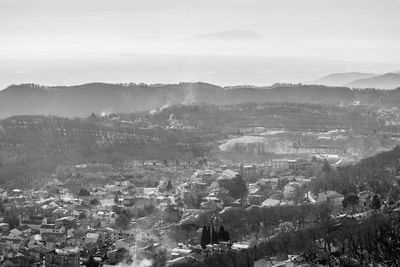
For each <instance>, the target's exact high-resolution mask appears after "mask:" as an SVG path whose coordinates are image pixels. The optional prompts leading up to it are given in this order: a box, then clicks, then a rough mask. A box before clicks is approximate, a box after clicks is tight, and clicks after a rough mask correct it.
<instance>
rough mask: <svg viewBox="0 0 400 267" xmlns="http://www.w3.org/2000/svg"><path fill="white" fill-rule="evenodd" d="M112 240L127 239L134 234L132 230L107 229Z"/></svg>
mask: <svg viewBox="0 0 400 267" xmlns="http://www.w3.org/2000/svg"><path fill="white" fill-rule="evenodd" d="M107 229H108V232H109V234H110V238H111V239H112V240H114V241H115V240H119V239H123V238H128V237H135V235H136V233H135V231H134V230H115V229H112V228H107Z"/></svg>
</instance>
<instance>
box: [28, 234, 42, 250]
mask: <svg viewBox="0 0 400 267" xmlns="http://www.w3.org/2000/svg"><path fill="white" fill-rule="evenodd" d="M27 247H28V248H29V249H38V250H42V249H44V248H45V245H44V242H43V240H42V237H41V236H40V235H34V236H33V237H32V238H31V239H29V241H28V244H27Z"/></svg>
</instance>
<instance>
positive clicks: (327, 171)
mask: <svg viewBox="0 0 400 267" xmlns="http://www.w3.org/2000/svg"><path fill="white" fill-rule="evenodd" d="M330 171H331V166H330V165H329V163H328V160H327V159H325V161H324V166H322V172H323V173H329V172H330Z"/></svg>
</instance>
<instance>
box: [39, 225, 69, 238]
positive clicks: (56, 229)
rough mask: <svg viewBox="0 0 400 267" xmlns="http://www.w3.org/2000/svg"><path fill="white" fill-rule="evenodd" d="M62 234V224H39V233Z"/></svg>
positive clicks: (63, 230) (63, 229)
mask: <svg viewBox="0 0 400 267" xmlns="http://www.w3.org/2000/svg"><path fill="white" fill-rule="evenodd" d="M46 233H48V234H50V233H51V234H54V233H56V234H63V233H65V227H64V226H63V225H58V224H42V226H40V234H41V235H42V234H46Z"/></svg>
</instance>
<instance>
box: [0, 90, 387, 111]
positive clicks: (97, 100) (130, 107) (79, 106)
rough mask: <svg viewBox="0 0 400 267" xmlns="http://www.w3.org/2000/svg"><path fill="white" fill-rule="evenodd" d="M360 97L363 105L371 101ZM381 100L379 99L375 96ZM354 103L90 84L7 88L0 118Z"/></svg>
mask: <svg viewBox="0 0 400 267" xmlns="http://www.w3.org/2000/svg"><path fill="white" fill-rule="evenodd" d="M366 94H367V97H366V98H365V95H364V94H362V93H358V94H357V95H362V97H364V98H365V101H366V102H368V103H369V102H372V103H373V102H377V101H378V100H377V99H376V98H370V97H369V96H368V93H366ZM381 94H383V93H381ZM354 100H357V99H356V98H355V93H354V92H353V91H351V90H350V89H349V88H345V87H324V86H316V85H286V84H283V85H275V86H272V87H261V88H260V87H259V88H251V87H245V86H243V87H235V88H233V89H232V88H223V87H219V86H215V85H211V84H206V83H181V84H171V85H152V86H150V85H145V84H104V83H91V84H84V85H78V86H70V87H44V86H37V85H32V84H23V85H13V86H10V87H8V88H7V89H5V90H3V91H0V118H6V117H9V116H16V115H56V116H63V117H86V116H89V115H90V114H91V113H93V112H94V113H97V114H100V113H130V112H140V111H148V110H153V109H158V108H161V107H165V106H170V105H175V104H200V103H205V104H215V105H231V104H240V103H250V102H258V103H271V102H277V103H279V102H293V103H324V104H338V103H344V104H346V103H347V104H348V103H351V102H352V101H354Z"/></svg>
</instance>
